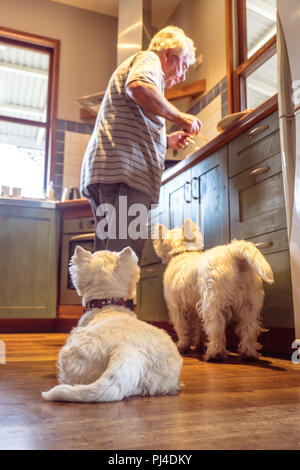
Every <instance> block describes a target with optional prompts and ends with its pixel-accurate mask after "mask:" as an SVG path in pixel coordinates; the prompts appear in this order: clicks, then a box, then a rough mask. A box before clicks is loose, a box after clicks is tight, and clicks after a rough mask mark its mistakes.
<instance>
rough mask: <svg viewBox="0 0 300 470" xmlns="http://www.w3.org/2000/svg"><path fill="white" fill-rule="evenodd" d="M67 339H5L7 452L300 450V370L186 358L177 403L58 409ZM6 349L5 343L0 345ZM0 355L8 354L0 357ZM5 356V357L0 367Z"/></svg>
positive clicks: (0, 377)
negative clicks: (59, 361)
mask: <svg viewBox="0 0 300 470" xmlns="http://www.w3.org/2000/svg"><path fill="white" fill-rule="evenodd" d="M65 338H66V335H64V334H32V335H29V334H28V335H26V334H24V335H23V334H15V335H0V340H2V341H4V342H5V346H6V364H0V449H109V450H117V449H120V450H121V449H136V450H138V449H152V450H159V449H169V450H175V449H299V447H300V439H299V436H300V365H294V364H293V363H292V362H291V361H289V360H282V359H271V358H261V359H260V360H259V361H258V362H257V363H240V362H239V361H238V359H237V357H236V356H235V355H233V356H232V357H230V359H229V360H228V361H227V362H226V363H205V362H202V361H201V360H200V359H199V357H197V356H196V355H193V354H191V355H190V356H185V358H184V366H183V370H182V376H181V380H182V382H183V383H184V388H183V389H182V391H181V392H180V394H179V395H177V396H160V397H151V398H148V397H133V398H130V399H128V400H124V401H122V402H117V403H93V404H75V403H50V402H44V401H43V400H42V398H41V395H40V392H41V391H44V390H48V389H49V388H50V387H52V386H53V385H55V384H56V383H57V381H56V376H55V374H56V366H55V359H56V357H57V352H58V350H59V348H60V347H61V345H62V344H63V342H64V340H65ZM1 345H2V346H3V343H0V346H1ZM0 351H1V348H0ZM1 357H2V362H3V354H2V356H1V354H0V361H1Z"/></svg>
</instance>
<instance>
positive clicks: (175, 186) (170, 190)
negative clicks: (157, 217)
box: [164, 170, 192, 229]
mask: <svg viewBox="0 0 300 470" xmlns="http://www.w3.org/2000/svg"><path fill="white" fill-rule="evenodd" d="M191 186H192V185H191V170H186V171H185V172H183V173H181V174H180V175H178V176H176V177H175V178H174V179H172V180H171V181H169V182H168V183H166V184H165V185H164V192H165V196H164V204H165V208H166V214H165V215H166V216H165V225H166V226H167V228H169V229H172V228H174V227H181V225H182V224H183V222H184V220H185V219H186V218H187V217H192V197H191Z"/></svg>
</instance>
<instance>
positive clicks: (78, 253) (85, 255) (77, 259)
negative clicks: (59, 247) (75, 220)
mask: <svg viewBox="0 0 300 470" xmlns="http://www.w3.org/2000/svg"><path fill="white" fill-rule="evenodd" d="M92 257H93V256H92V253H91V252H90V251H87V250H85V249H84V248H82V247H81V246H80V245H77V246H76V248H75V253H74V255H73V256H72V260H71V261H72V263H73V264H84V263H89V262H90V261H91V259H92Z"/></svg>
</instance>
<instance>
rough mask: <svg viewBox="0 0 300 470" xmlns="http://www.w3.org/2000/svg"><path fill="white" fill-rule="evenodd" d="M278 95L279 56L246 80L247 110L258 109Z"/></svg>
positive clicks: (275, 56)
mask: <svg viewBox="0 0 300 470" xmlns="http://www.w3.org/2000/svg"><path fill="white" fill-rule="evenodd" d="M275 93H277V54H274V55H273V56H272V57H271V58H270V59H269V60H267V61H266V62H265V63H264V64H263V65H262V66H261V67H259V68H258V69H256V70H255V72H253V73H252V74H251V75H249V76H248V77H247V78H246V96H247V105H246V107H247V108H256V107H257V106H259V105H260V104H261V103H263V102H264V101H266V100H267V99H268V98H271V96H273V95H275Z"/></svg>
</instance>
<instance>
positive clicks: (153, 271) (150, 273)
mask: <svg viewBox="0 0 300 470" xmlns="http://www.w3.org/2000/svg"><path fill="white" fill-rule="evenodd" d="M164 270H165V266H164V265H163V264H161V263H158V264H152V265H149V266H143V267H142V268H141V277H140V280H139V283H138V288H137V316H138V318H139V319H141V320H145V321H169V315H168V309H167V306H166V303H165V300H164V293H163V273H164Z"/></svg>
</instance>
